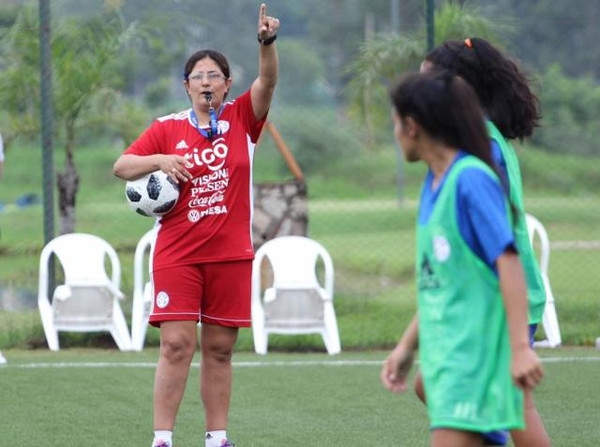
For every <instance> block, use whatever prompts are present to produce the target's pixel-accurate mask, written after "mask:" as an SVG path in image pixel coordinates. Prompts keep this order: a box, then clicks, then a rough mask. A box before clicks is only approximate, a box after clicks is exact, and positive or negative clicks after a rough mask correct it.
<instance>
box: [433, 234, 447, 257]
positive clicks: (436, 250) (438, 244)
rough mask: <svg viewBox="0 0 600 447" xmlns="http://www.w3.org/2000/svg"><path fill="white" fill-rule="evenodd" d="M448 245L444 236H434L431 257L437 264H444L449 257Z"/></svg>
mask: <svg viewBox="0 0 600 447" xmlns="http://www.w3.org/2000/svg"><path fill="white" fill-rule="evenodd" d="M450 251H451V250H450V243H449V242H448V239H446V238H445V237H444V236H434V238H433V255H434V256H435V259H436V260H437V261H439V262H446V261H447V260H448V258H449V257H450Z"/></svg>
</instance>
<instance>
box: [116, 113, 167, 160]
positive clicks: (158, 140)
mask: <svg viewBox="0 0 600 447" xmlns="http://www.w3.org/2000/svg"><path fill="white" fill-rule="evenodd" d="M163 147H165V132H164V126H163V124H162V123H161V122H160V121H158V120H157V121H154V122H153V123H152V125H151V126H150V127H148V128H147V129H146V130H145V131H144V132H143V133H142V134H141V135H140V136H139V137H138V139H137V140H135V141H134V142H133V143H131V145H130V146H129V147H128V148H127V149H126V150H125V152H124V153H125V154H131V155H154V154H161V153H162V152H163V149H162V148H163Z"/></svg>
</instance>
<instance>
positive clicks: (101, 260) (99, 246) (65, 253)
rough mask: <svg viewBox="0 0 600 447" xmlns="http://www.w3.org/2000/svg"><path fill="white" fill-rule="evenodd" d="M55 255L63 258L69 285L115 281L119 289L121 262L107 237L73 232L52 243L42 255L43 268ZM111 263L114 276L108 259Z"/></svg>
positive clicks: (59, 237) (66, 281) (66, 279)
mask: <svg viewBox="0 0 600 447" xmlns="http://www.w3.org/2000/svg"><path fill="white" fill-rule="evenodd" d="M52 254H54V255H56V257H57V258H58V260H59V261H60V264H61V265H62V268H63V271H64V274H65V284H66V285H97V284H106V283H109V282H111V283H112V284H113V285H114V287H115V288H117V289H118V288H119V286H120V282H121V264H120V262H119V258H118V256H117V253H116V252H115V250H114V249H113V247H112V246H111V245H110V244H109V243H108V242H106V241H105V240H104V239H102V238H100V237H98V236H94V235H92V234H86V233H70V234H64V235H62V236H58V237H56V238H54V239H53V240H51V241H50V242H48V244H46V246H45V247H44V249H43V250H42V253H41V256H40V268H41V269H43V270H45V269H47V265H48V260H49V258H50V256H51V255H52ZM107 257H108V259H109V260H110V263H111V277H110V278H109V277H108V274H107V272H106V266H105V262H106V258H107Z"/></svg>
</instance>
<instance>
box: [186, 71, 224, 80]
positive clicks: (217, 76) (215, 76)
mask: <svg viewBox="0 0 600 447" xmlns="http://www.w3.org/2000/svg"><path fill="white" fill-rule="evenodd" d="M204 77H206V78H207V79H208V82H216V81H219V80H221V79H227V78H226V77H225V76H223V75H222V74H221V73H219V72H216V71H209V72H208V73H204V72H203V71H197V72H195V73H192V74H191V75H189V76H188V79H189V80H191V81H202V80H203V79H204Z"/></svg>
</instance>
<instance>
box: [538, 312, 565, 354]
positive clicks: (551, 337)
mask: <svg viewBox="0 0 600 447" xmlns="http://www.w3.org/2000/svg"><path fill="white" fill-rule="evenodd" d="M542 324H543V326H544V332H545V333H546V338H547V339H548V344H549V346H550V347H551V348H554V347H556V346H558V345H560V344H561V342H562V340H561V336H560V329H559V327H558V317H557V316H556V308H555V307H554V302H553V301H549V302H548V303H546V310H545V311H544V316H543V317H542Z"/></svg>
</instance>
